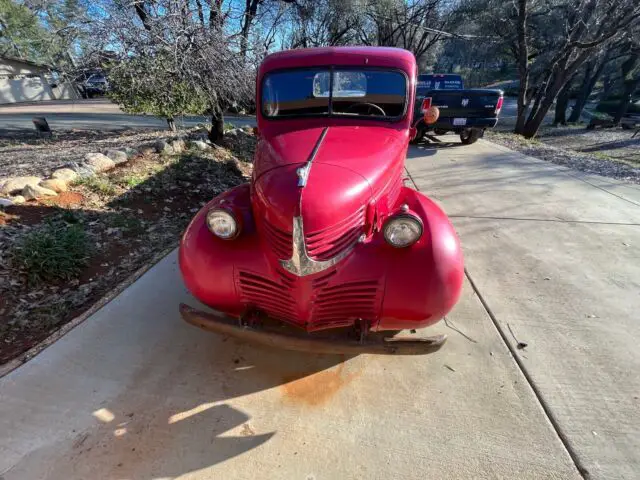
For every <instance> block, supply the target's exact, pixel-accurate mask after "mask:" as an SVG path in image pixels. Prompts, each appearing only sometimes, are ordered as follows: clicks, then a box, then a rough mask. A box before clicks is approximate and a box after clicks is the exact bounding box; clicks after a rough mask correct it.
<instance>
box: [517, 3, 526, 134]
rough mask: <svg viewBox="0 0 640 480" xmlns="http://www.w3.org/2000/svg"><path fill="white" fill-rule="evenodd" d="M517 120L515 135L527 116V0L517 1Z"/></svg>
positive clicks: (521, 127) (519, 130) (520, 130)
mask: <svg viewBox="0 0 640 480" xmlns="http://www.w3.org/2000/svg"><path fill="white" fill-rule="evenodd" d="M517 31H518V78H519V79H520V86H519V88H518V118H517V120H516V128H515V133H522V131H523V129H524V125H525V118H526V115H527V90H528V89H529V47H528V45H527V0H518V24H517Z"/></svg>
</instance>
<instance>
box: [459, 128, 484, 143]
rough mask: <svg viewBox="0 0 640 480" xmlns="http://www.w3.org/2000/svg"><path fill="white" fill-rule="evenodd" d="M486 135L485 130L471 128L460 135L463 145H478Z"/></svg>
mask: <svg viewBox="0 0 640 480" xmlns="http://www.w3.org/2000/svg"><path fill="white" fill-rule="evenodd" d="M483 135H484V130H480V129H477V128H471V129H469V130H464V131H463V132H462V133H460V141H461V142H462V144H463V145H471V144H472V143H476V142H477V141H478V140H479V139H480V138H482V136H483Z"/></svg>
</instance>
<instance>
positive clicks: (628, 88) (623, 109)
mask: <svg viewBox="0 0 640 480" xmlns="http://www.w3.org/2000/svg"><path fill="white" fill-rule="evenodd" d="M638 87H640V74H638V75H637V76H636V77H635V78H634V79H633V80H631V81H628V82H625V85H624V94H623V95H622V99H621V100H620V105H618V110H617V111H616V114H615V115H614V117H613V123H614V124H616V125H620V121H621V120H622V117H624V116H625V114H626V113H627V110H629V105H631V100H632V99H633V92H635V91H636V90H637V89H638Z"/></svg>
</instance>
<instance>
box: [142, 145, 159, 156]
mask: <svg viewBox="0 0 640 480" xmlns="http://www.w3.org/2000/svg"><path fill="white" fill-rule="evenodd" d="M138 151H139V152H140V153H141V154H142V155H151V154H152V153H156V147H155V144H153V143H145V144H143V145H140V147H139V148H138Z"/></svg>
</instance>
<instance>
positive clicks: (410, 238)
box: [384, 215, 422, 248]
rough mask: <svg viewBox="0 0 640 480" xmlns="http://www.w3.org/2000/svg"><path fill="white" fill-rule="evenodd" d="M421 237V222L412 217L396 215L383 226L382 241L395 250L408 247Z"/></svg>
mask: <svg viewBox="0 0 640 480" xmlns="http://www.w3.org/2000/svg"><path fill="white" fill-rule="evenodd" d="M421 236H422V222H420V220H419V219H418V218H416V217H414V216H413V215H396V216H394V217H391V218H390V219H389V220H387V222H386V223H385V225H384V239H385V240H386V241H387V243H388V244H389V245H391V246H394V247H396V248H404V247H409V246H411V245H413V244H414V243H416V242H417V241H418V240H420V237H421Z"/></svg>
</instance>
